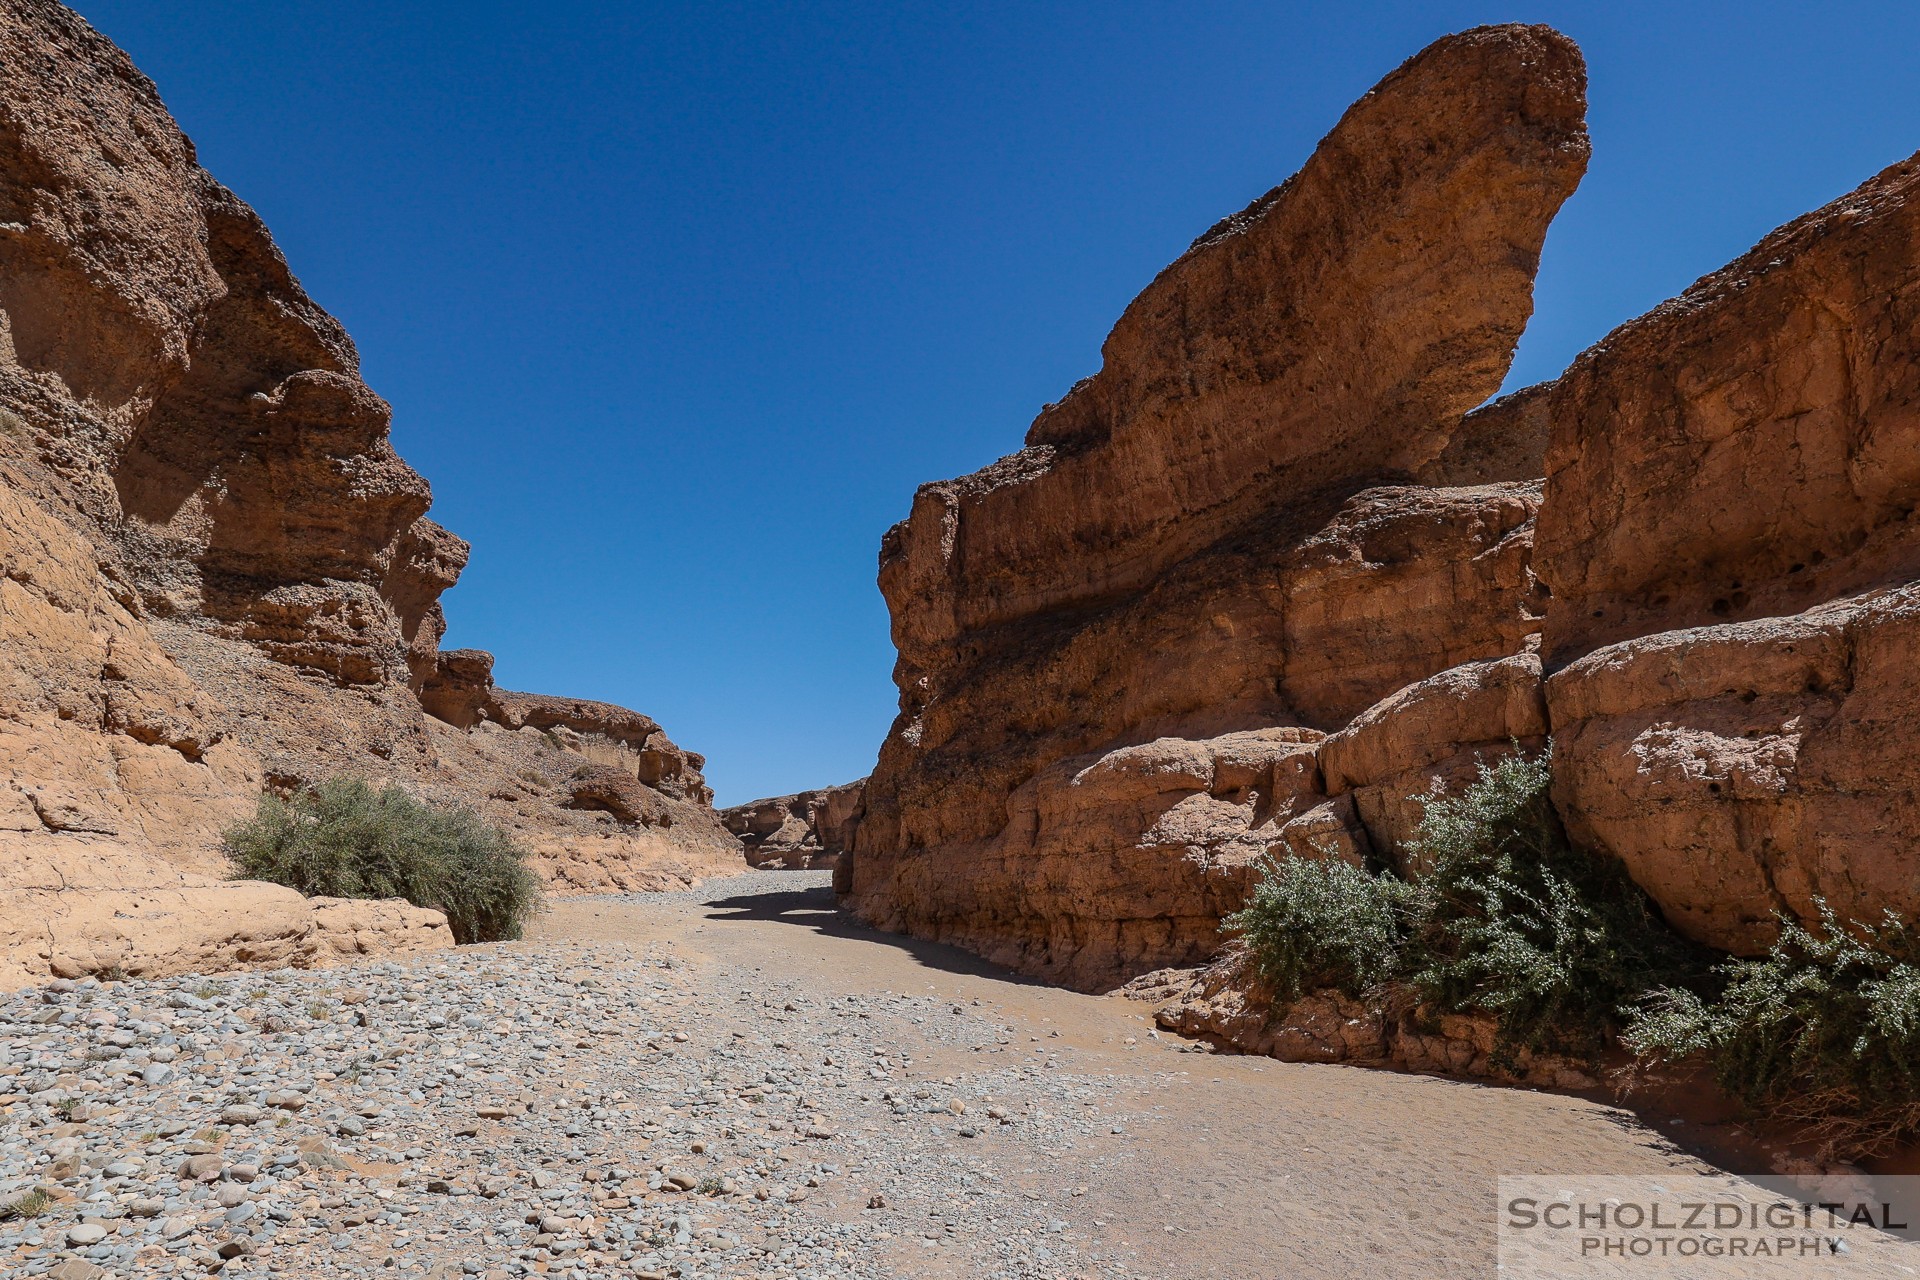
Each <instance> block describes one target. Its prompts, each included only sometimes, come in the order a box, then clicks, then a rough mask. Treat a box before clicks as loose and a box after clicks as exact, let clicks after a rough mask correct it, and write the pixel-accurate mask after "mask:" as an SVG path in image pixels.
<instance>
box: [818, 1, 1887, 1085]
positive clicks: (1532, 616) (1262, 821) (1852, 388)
mask: <svg viewBox="0 0 1920 1280" xmlns="http://www.w3.org/2000/svg"><path fill="white" fill-rule="evenodd" d="M1580 86H1581V77H1580V64H1579V60H1578V56H1577V54H1576V53H1575V52H1574V51H1573V50H1572V48H1571V46H1570V45H1568V44H1567V43H1566V42H1565V41H1564V40H1562V39H1561V38H1560V37H1558V36H1556V35H1554V34H1553V33H1551V32H1547V31H1544V30H1542V29H1539V28H1524V27H1499V28H1484V29H1481V30H1478V31H1474V32H1469V33H1467V34H1465V35H1463V36H1458V37H1451V38H1449V39H1446V40H1442V41H1440V42H1439V43H1437V44H1436V45H1434V46H1433V47H1431V48H1429V49H1428V50H1426V51H1425V52H1423V53H1421V54H1420V55H1419V56H1418V57H1416V58H1414V59H1413V60H1412V61H1411V62H1409V63H1408V64H1407V65H1406V66H1405V67H1403V68H1401V69H1400V70H1399V71H1398V72H1396V73H1395V74H1394V75H1393V76H1390V77H1389V78H1388V79H1387V80H1386V81H1384V82H1382V84H1381V85H1380V86H1379V87H1378V88H1377V89H1375V90H1374V91H1373V92H1372V93H1371V94H1369V95H1368V96H1367V98H1365V99H1364V100H1362V102H1361V103H1359V104H1358V105H1356V106H1355V108H1354V109H1353V110H1352V111H1350V112H1349V113H1348V115H1347V117H1346V118H1345V119H1343V120H1342V121H1341V123H1340V125H1339V126H1338V127H1337V128H1336V129H1335V130H1334V132H1333V133H1332V134H1331V135H1329V137H1328V138H1327V140H1326V141H1325V142H1323V143H1322V144H1321V147H1320V149H1319V151H1317V152H1316V153H1315V155H1314V157H1313V159H1312V160H1310V161H1309V162H1308V164H1307V166H1306V167H1305V168H1304V169H1303V170H1302V171H1301V172H1300V173H1299V174H1297V175H1296V176H1295V177H1294V178H1292V179H1290V180H1289V181H1288V182H1287V183H1286V184H1284V185H1283V186H1281V187H1280V188H1277V189H1276V190H1275V191H1274V192H1273V193H1272V194H1270V195H1269V196H1267V197H1264V198H1263V199H1262V200H1260V201H1258V202H1256V203H1255V204H1254V205H1253V206H1252V207H1251V208H1250V209H1249V210H1247V211H1246V212H1245V213H1243V214H1241V215H1238V216H1236V217H1235V218H1231V219H1228V220H1227V221H1226V222H1224V223H1222V224H1221V225H1220V226H1219V227H1217V228H1215V230H1213V231H1211V232H1209V233H1208V234H1207V235H1206V236H1203V237H1202V238H1201V239H1200V240H1199V241H1197V242H1196V244H1195V246H1194V248H1193V249H1192V250H1190V251H1189V253H1188V254H1187V255H1186V256H1184V257H1182V258H1181V259H1180V260H1179V261H1178V262H1176V263H1175V264H1174V265H1173V266H1172V267H1170V268H1168V270H1167V271H1166V272H1165V273H1163V274H1162V276H1161V277H1160V278H1159V279H1158V280H1156V281H1155V282H1154V284H1153V285H1152V286H1151V287H1149V289H1148V290H1147V291H1146V292H1145V293H1143V294H1142V295H1141V297H1140V298H1139V299H1138V300H1136V301H1135V303H1134V304H1133V305H1132V306H1131V307H1130V308H1129V309H1128V311H1127V314H1126V316H1125V317H1123V318H1122V320H1121V322H1120V324H1119V326H1117V327H1116V329H1115V330H1114V335H1113V337H1112V338H1110V339H1109V341H1108V343H1107V346H1106V351H1105V364H1104V365H1103V367H1102V369H1101V371H1100V373H1099V374H1098V375H1096V376H1095V377H1094V378H1092V379H1089V380H1088V381H1086V382H1083V383H1082V384H1080V385H1079V386H1077V387H1075V388H1074V390H1073V391H1072V393H1071V394H1069V396H1068V397H1067V398H1066V400H1064V401H1062V402H1061V403H1060V404H1059V405H1054V406H1049V407H1048V409H1047V410H1046V411H1045V412H1043V413H1042V414H1041V416H1040V419H1039V420H1038V421H1037V422H1036V423H1035V425H1034V428H1033V429H1032V431H1031V432H1030V433H1029V436H1028V447H1027V448H1026V449H1024V450H1023V451H1021V452H1020V453H1017V454H1015V455H1013V456H1011V457H1009V458H1006V459H1003V460H1002V461H1001V462H999V463H996V464H995V465H994V466H992V467H989V468H987V469H986V470H985V471H982V472H980V473H978V474H976V475H974V476H969V477H965V478H963V479H960V480H956V481H949V482H944V483H941V484H935V485H929V486H926V487H924V488H922V490H921V491H920V493H919V494H918V495H917V496H916V498H915V500H914V505H913V511H912V515H911V516H910V518H909V519H908V520H907V521H906V522H905V523H904V524H903V525H901V526H899V527H897V528H896V529H894V530H893V531H891V532H890V533H889V534H888V535H887V538H886V540H885V542H884V544H883V547H882V552H881V570H880V583H881V588H882V590H883V592H884V593H885V594H886V597H887V600H888V603H889V605H890V607H891V608H892V611H893V626H894V638H895V641H896V644H897V645H898V648H899V651H900V659H899V663H898V666H897V668H896V678H897V681H898V683H899V686H900V690H901V715H900V718H899V720H898V721H897V722H896V724H895V726H894V730H893V733H892V735H891V736H890V737H889V738H888V740H887V743H886V745H885V746H884V747H883V749H882V751H881V757H880V765H879V768H878V769H877V770H876V772H875V774H874V776H873V779H872V781H871V783H870V784H869V787H868V791H867V796H866V813H865V817H864V820H863V822H862V824H861V826H860V827H859V829H858V831H857V833H856V835H855V841H854V849H855V854H854V857H853V860H852V862H851V865H849V866H846V867H843V868H842V870H841V872H840V874H839V877H838V883H839V886H840V888H841V891H842V893H843V896H844V898H845V900H846V901H847V902H848V903H849V904H850V905H851V906H852V907H853V908H854V909H855V910H856V911H858V912H859V913H860V914H862V915H863V916H865V917H866V918H868V919H870V920H872V921H875V922H877V923H879V924H881V925H883V926H885V927H888V928H892V929H898V930H905V931H910V932H913V933H918V934H922V935H925V936H930V937H935V938H940V939H943V940H947V941H952V942H957V943H960V944H962V945H965V946H968V947H971V948H973V949H975V950H977V951H980V952H982V953H983V954H986V955H988V956H990V957H992V958H994V959H997V960H1000V961H1002V962H1004V963H1007V964H1010V965H1013V966H1015V967H1018V968H1022V969H1025V970H1028V971H1030V972H1035V973H1039V974H1043V975H1046V976H1049V977H1052V978H1055V979H1057V980H1061V981H1065V982H1069V983H1073V984H1076V985H1080V986H1085V987H1095V988H1101V987H1108V986H1112V985H1114V984H1116V983H1118V982H1119V981H1121V980H1123V979H1124V978H1126V977H1128V976H1130V975H1133V974H1138V973H1141V972H1143V971H1145V970H1148V969H1154V968H1157V967H1160V966H1170V965H1188V964H1193V963H1195V962H1197V961H1199V960H1201V959H1203V958H1205V957H1206V956H1207V955H1208V954H1210V953H1211V952H1213V951H1214V950H1215V949H1216V948H1217V947H1218V945H1219V933H1218V924H1219V920H1220V918H1221V916H1222V915H1223V914H1224V913H1226V912H1228V911H1230V910H1232V909H1233V908H1234V907H1235V906H1236V905H1237V904H1238V903H1239V902H1240V900H1241V899H1242V897H1243V895H1244V893H1245V891H1246V889H1247V886H1248V884H1249V882H1250V878H1251V875H1252V865H1253V863H1254V862H1256V861H1257V860H1258V859H1259V858H1260V857H1262V856H1264V855H1269V854H1273V855H1285V854H1308V855H1312V856H1331V857H1342V858H1348V859H1359V858H1367V857H1371V858H1376V859H1379V860H1382V861H1386V862H1392V863H1398V864H1400V866H1401V869H1402V870H1403V871H1408V872H1413V873H1417V872H1418V870H1419V868H1417V867H1411V866H1407V865H1405V863H1406V858H1405V854H1404V852H1403V850H1402V846H1403V844H1404V842H1405V841H1406V840H1407V838H1408V837H1409V836H1410V835H1411V834H1412V833H1413V831H1414V829H1415V827H1416V826H1417V824H1418V822H1419V819H1420V816H1421V811H1422V803H1421V801H1422V798H1423V797H1424V796H1426V795H1428V794H1431V793H1432V792H1433V791H1434V790H1436V789H1449V788H1456V787H1458V786H1459V785H1460V784H1461V783H1463V782H1465V781H1466V780H1468V779H1469V778H1470V777H1471V776H1472V775H1473V772H1474V769H1475V767H1476V765H1477V763H1478V762H1480V761H1482V760H1485V759H1489V758H1491V757H1493V756H1496V755H1498V754H1499V753H1501V752H1504V751H1508V750H1511V749H1512V747H1513V745H1514V744H1515V743H1518V744H1520V745H1522V746H1524V747H1529V748H1537V747H1540V746H1543V745H1544V744H1545V743H1546V742H1547V741H1548V740H1549V738H1551V740H1552V742H1553V743H1554V747H1555V783H1554V786H1555V800H1556V803H1557V804H1558V806H1559V808H1560V810H1561V813H1562V815H1563V817H1564V818H1565V821H1566V825H1567V827H1568V830H1569V831H1570V832H1571V834H1572V835H1573V837H1574V838H1575V839H1576V840H1577V841H1578V842H1580V843H1581V844H1583V845H1585V846H1587V847H1589V848H1591V849H1594V850H1596V851H1599V852H1601V853H1604V854H1609V855H1612V856H1617V857H1619V858H1621V859H1622V860H1623V861H1624V862H1625V864H1626V866H1627V867H1628V869H1629V870H1630V871H1631V873H1632V874H1633V876H1634V877H1635V879H1636V880H1637V881H1638V882H1639V883H1640V884H1641V885H1642V886H1643V887H1644V888H1646V889H1647V890H1648V892H1649V893H1650V894H1651V895H1652V897H1653V898H1654V900H1655V901H1656V902H1657V903H1658V904H1659V906H1660V907H1661V909H1662V910H1663V911H1664V912H1665V914H1666V915H1667V917H1668V919H1669V920H1670V921H1671V922H1672V923H1673V924H1674V925H1675V926H1676V927H1678V928H1679V929H1681V930H1682V931H1684V932H1685V933H1687V934H1689V935H1690V936H1692V937H1694V938H1697V939H1699V940H1702V941H1705V942H1708V943H1711V944H1713V945H1715V946H1718V947H1722V948H1725V949H1729V950H1733V951H1738V952H1746V953H1751V952H1754V951H1757V950H1760V949H1763V948H1764V947H1765V946H1766V944H1767V943H1768V941H1770V939H1771V937H1772V935H1773V932H1774V928H1775V925H1774V921H1775V918H1776V913H1787V914H1790V915H1797V916H1799V917H1801V918H1803V919H1808V918H1813V917H1814V916H1816V914H1817V912H1818V904H1819V902H1821V901H1825V902H1827V903H1830V904H1831V905H1832V906H1833V907H1834V908H1835V909H1836V910H1838V911H1839V912H1840V913H1841V914H1842V915H1843V916H1847V917H1854V918H1859V919H1863V920H1872V919H1876V918H1877V917H1878V915H1879V913H1880V912H1881V911H1882V910H1883V909H1889V908H1890V909H1893V910H1897V911H1900V912H1903V913H1905V914H1907V915H1909V916H1914V915H1916V914H1920V854H1917V853H1916V852H1915V850H1916V849H1920V799H1916V797H1917V796H1920V774H1916V772H1915V766H1914V764H1913V763H1912V762H1913V761H1914V760H1915V759H1916V758H1920V751H1916V750H1915V749H1914V747H1915V745H1916V744H1914V743H1912V742H1910V741H1909V739H1911V738H1912V737H1913V730H1912V728H1911V726H1912V725H1914V724H1915V723H1920V719H1916V716H1915V714H1914V712H1915V709H1916V708H1915V706H1914V703H1915V699H1916V697H1917V696H1920V695H1916V694H1915V693H1914V691H1913V681H1912V678H1911V672H1912V671H1913V670H1914V669H1915V662H1916V658H1917V657H1920V650H1917V649H1916V643H1917V642H1916V640H1915V639H1914V636H1915V634H1916V633H1915V631H1914V627H1915V620H1916V617H1917V616H1920V614H1917V613H1916V610H1917V609H1920V521H1916V517H1915V512H1916V509H1920V410H1917V409H1916V406H1920V372H1917V371H1920V359H1916V352H1915V350H1914V347H1915V342H1916V334H1920V201H1916V199H1915V195H1916V192H1917V191H1920V157H1916V159H1914V160H1908V161H1905V162H1902V163H1900V164H1897V165H1894V166H1893V167H1891V168H1889V169H1888V170H1886V171H1885V172H1884V173H1882V174H1880V175H1878V176H1876V177H1875V178H1873V179H1872V180H1870V181H1869V182H1867V183H1866V184H1864V185H1863V186H1862V187H1860V188H1859V189H1858V190H1856V191H1854V192H1852V193H1850V194H1848V195H1847V196H1844V197H1842V198H1841V199H1839V200H1836V201H1835V202H1833V203H1832V204H1831V205H1828V206H1827V207H1825V208H1823V209H1820V210H1818V211H1816V212H1814V213H1811V214H1809V215H1807V216H1806V217H1804V218H1801V219H1799V220H1797V221H1795V222H1793V223H1791V224H1789V225H1788V226H1786V227H1783V228H1781V229H1780V230H1779V231H1777V232H1775V233H1773V234H1772V235H1770V236H1768V237H1767V238H1766V239H1765V240H1764V241H1762V242H1761V243H1760V244H1759V245H1758V246H1756V247H1755V248H1754V250H1753V251H1752V252H1750V253H1748V254H1746V255H1745V256H1743V257H1742V258H1740V259H1739V260H1737V261H1736V262H1734V263H1732V264H1731V265H1729V266H1728V267H1726V268H1725V269H1723V270H1721V271H1718V272H1715V273H1714V274H1712V275H1710V276H1707V277H1706V278H1704V279H1702V280H1701V281H1700V282H1699V283H1697V284H1696V285H1694V286H1693V287H1692V288H1691V289H1689V290H1688V291H1687V292H1686V293H1685V294H1684V295H1682V296H1681V297H1679V298H1677V299H1674V300H1673V301H1671V302H1669V303H1666V304H1665V305H1663V306H1661V307H1659V308H1658V309H1656V310H1655V311H1653V312H1652V313H1650V314H1648V315H1647V316H1644V317H1642V318H1640V319H1638V320H1635V321H1633V322H1631V323H1629V324H1627V325H1624V326H1622V327H1621V328H1620V329H1618V330H1616V331H1615V332H1614V333H1612V334H1610V335H1608V336H1607V337H1606V338H1605V339H1604V340H1603V341H1601V342H1600V343H1598V344H1596V345H1595V346H1594V347H1593V348H1592V349H1591V350H1589V351H1587V352H1586V353H1584V354H1583V355H1582V356H1580V357H1579V359H1577V360H1576V361H1575V362H1574V363H1573V365H1572V366H1571V367H1570V368H1569V369H1568V371H1567V372H1566V374H1565V375H1563V376H1562V377H1561V378H1559V379H1557V380H1556V381H1554V382H1552V383H1549V384H1544V385H1541V386H1537V387H1532V388H1528V389H1527V390H1525V391H1522V392H1519V393H1517V394H1515V395H1510V396H1507V397H1505V398H1503V399H1501V400H1498V401H1494V402H1492V403H1490V404H1487V405H1485V406H1484V407H1481V408H1478V409H1474V410H1473V411H1472V412H1470V413H1469V412H1467V410H1468V409H1470V408H1472V406H1473V405H1474V404H1475V403H1477V402H1478V401H1479V400H1481V399H1483V398H1484V397H1485V395H1486V394H1488V393H1489V392H1491V391H1492V390H1493V388H1494V387H1495V386H1496V385H1497V383H1498V381H1499V377H1500V374H1501V372H1502V371H1503V370H1504V369H1505V367H1506V365H1505V361H1506V358H1507V356H1508V355H1509V354H1510V352H1511V350H1512V343H1513V338H1514V336H1515V335H1517V333H1518V332H1519V326H1520V325H1521V324H1523V323H1524V321H1525V319H1526V316H1527V309H1528V283H1529V280H1530V276H1531V271H1532V269H1533V266H1534V263H1535V261H1536V255H1537V251H1538V248H1539V244H1540V238H1541V236H1542V235H1543V234H1544V231H1545V228H1546V224H1547V221H1548V220H1549V219H1550V218H1551V217H1552V215H1553V213H1554V211H1555V209H1556V208H1557V207H1558V205H1559V202H1560V200H1561V199H1563V198H1564V196H1565V195H1566V194H1567V192H1568V191H1569V190H1570V189H1571V187H1572V185H1573V183H1574V182H1575V181H1576V180H1577V179H1578V177H1579V175H1580V170H1581V164H1582V161H1583V160H1584V157H1585V135H1584V133H1583V132H1582V130H1581V128H1580V114H1579V113H1580V105H1581V104H1580ZM1229 1003H1231V1002H1229ZM1221 1007H1222V1008H1224V1007H1225V1006H1221ZM1236 1007H1237V1006H1236ZM1213 1016H1214V1015H1213V1014H1211V1013H1209V1014H1207V1015H1206V1017H1207V1018H1212V1017H1213ZM1221 1016H1223V1017H1228V1018H1229V1020H1231V1018H1233V1017H1238V1016H1239V1015H1238V1014H1237V1013H1232V1012H1231V1010H1229V1012H1228V1013H1227V1014H1222V1015H1221ZM1202 1021H1206V1018H1203V1019H1202ZM1336 1021H1337V1019H1336ZM1196 1025H1198V1024H1196ZM1376 1030H1378V1028H1376ZM1235 1034H1236V1035H1237V1034H1238V1032H1236V1033H1235ZM1263 1034H1265V1033H1263ZM1383 1034H1384V1033H1383ZM1270 1038H1271V1037H1269V1039H1270ZM1375 1038H1376V1039H1378V1036H1376V1037H1375ZM1263 1043H1264V1042H1263ZM1384 1043H1385V1042H1382V1044H1384ZM1382 1044H1375V1045H1373V1047H1372V1048H1369V1049H1368V1050H1367V1052H1368V1053H1372V1054H1375V1056H1382V1055H1384V1058H1383V1060H1399V1059H1398V1058H1396V1057H1395V1055H1396V1054H1397V1055H1399V1057H1400V1058H1407V1060H1408V1061H1413V1060H1415V1059H1418V1058H1419V1057H1420V1054H1421V1053H1425V1052H1426V1050H1424V1049H1420V1050H1417V1051H1415V1050H1405V1051H1404V1052H1403V1050H1404V1048H1405V1047H1404V1046H1402V1048H1400V1049H1394V1048H1390V1047H1382ZM1269 1047H1271V1046H1269ZM1408 1053H1412V1055H1413V1056H1412V1057H1411V1058H1408V1057H1407V1054H1408ZM1363 1056H1364V1055H1363ZM1421 1060H1424V1059H1421Z"/></svg>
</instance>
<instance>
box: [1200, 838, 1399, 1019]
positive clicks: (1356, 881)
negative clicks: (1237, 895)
mask: <svg viewBox="0 0 1920 1280" xmlns="http://www.w3.org/2000/svg"><path fill="white" fill-rule="evenodd" d="M1259 874H1260V878H1259V881H1258V882H1257V883H1256V885H1255V886H1254V890H1253V895H1252V897H1250V898H1249V899H1248V900H1247V904H1246V906H1245V907H1243V908H1241V910H1240V911H1238V912H1236V913H1235V914H1234V915H1232V916H1229V917H1228V918H1227V919H1226V921H1225V922H1224V925H1223V927H1224V928H1226V929H1228V930H1230V931H1232V932H1234V933H1237V934H1238V935H1240V937H1241V938H1242V939H1244V940H1245V942H1246V944H1247V948H1248V953H1249V955H1250V956H1251V958H1252V960H1253V964H1254V968H1255V969H1256V971H1257V972H1258V973H1259V975H1260V977H1261V978H1262V979H1263V980H1265V981H1266V982H1267V983H1268V984H1269V985H1271V986H1272V988H1273V991H1274V995H1275V997H1276V998H1277V999H1279V1000H1282V1001H1292V1000H1297V999H1299V998H1300V997H1301V996H1302V995H1304V994H1305V993H1306V992H1308V991H1312V990H1316V989H1319V988H1323V987H1332V988H1334V989H1336V990H1338V991H1341V992H1344V993H1345V994H1347V995H1350V996H1358V995H1362V994H1364V993H1365V992H1367V991H1369V990H1371V989H1373V988H1375V987H1377V986H1380V985H1381V984H1382V983H1384V982H1386V981H1387V980H1388V979H1390V978H1392V977H1393V976H1394V973H1395V972H1396V970H1397V968H1398V965H1399V950H1400V944H1401V939H1402V936H1403V934H1404V932H1405V922H1404V918H1403V916H1404V908H1405V902H1406V898H1407V890H1408V886H1407V885H1406V883H1405V882H1404V881H1402V880H1400V879H1399V878H1397V877H1395V876H1393V875H1391V874H1389V873H1385V872H1382V873H1379V874H1374V873H1371V872H1368V871H1364V870H1362V869H1361V868H1359V867H1356V866H1353V865H1351V864H1349V863H1345V862H1341V861H1338V860H1336V859H1334V858H1283V859H1278V860H1276V859H1272V858H1268V859H1264V860H1263V861H1262V862H1261V864H1260V867H1259Z"/></svg>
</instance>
